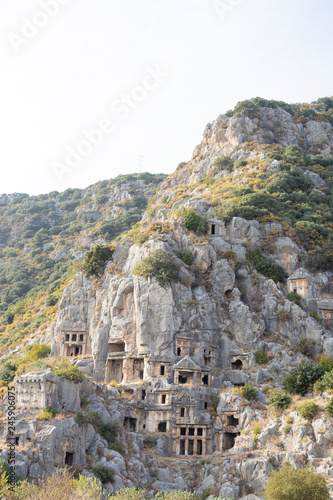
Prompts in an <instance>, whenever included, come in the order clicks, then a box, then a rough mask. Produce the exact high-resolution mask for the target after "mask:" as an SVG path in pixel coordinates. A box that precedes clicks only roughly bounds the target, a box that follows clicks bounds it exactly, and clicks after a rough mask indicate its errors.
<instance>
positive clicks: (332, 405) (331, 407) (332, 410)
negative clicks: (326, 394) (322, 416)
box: [325, 398, 333, 417]
mask: <svg viewBox="0 0 333 500" xmlns="http://www.w3.org/2000/svg"><path fill="white" fill-rule="evenodd" d="M325 411H327V413H328V414H329V416H330V417H333V398H331V399H330V401H329V402H328V404H327V405H326V406H325Z"/></svg>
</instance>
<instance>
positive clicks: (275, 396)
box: [268, 389, 291, 410]
mask: <svg viewBox="0 0 333 500" xmlns="http://www.w3.org/2000/svg"><path fill="white" fill-rule="evenodd" d="M268 403H269V405H270V406H272V407H273V408H278V409H281V410H284V409H285V408H288V406H289V405H290V403H291V397H290V396H288V394H287V393H286V392H284V391H278V390H277V389H273V390H272V391H271V392H270V394H269V398H268Z"/></svg>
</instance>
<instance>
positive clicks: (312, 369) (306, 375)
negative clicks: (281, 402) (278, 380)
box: [283, 361, 325, 396]
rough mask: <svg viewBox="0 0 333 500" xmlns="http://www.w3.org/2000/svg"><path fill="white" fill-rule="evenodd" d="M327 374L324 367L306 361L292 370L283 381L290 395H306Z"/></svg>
mask: <svg viewBox="0 0 333 500" xmlns="http://www.w3.org/2000/svg"><path fill="white" fill-rule="evenodd" d="M324 373H325V370H324V368H323V367H322V366H319V365H314V364H313V363H305V362H304V361H303V362H302V363H301V364H300V365H299V366H298V368H295V369H294V370H292V371H291V372H290V373H289V374H288V375H287V376H286V377H285V378H284V380H283V385H284V388H285V389H287V391H288V392H290V393H295V394H300V395H301V396H304V394H305V393H306V392H307V391H308V390H309V388H310V387H311V386H312V385H313V384H314V383H315V382H317V380H319V379H320V378H321V377H322V376H323V375H324Z"/></svg>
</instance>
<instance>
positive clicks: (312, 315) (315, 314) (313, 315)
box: [309, 311, 321, 323]
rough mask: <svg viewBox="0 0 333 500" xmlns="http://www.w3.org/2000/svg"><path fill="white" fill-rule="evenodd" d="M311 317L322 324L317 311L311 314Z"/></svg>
mask: <svg viewBox="0 0 333 500" xmlns="http://www.w3.org/2000/svg"><path fill="white" fill-rule="evenodd" d="M309 316H310V317H311V318H313V319H315V320H316V321H318V323H321V321H320V317H319V314H318V313H317V311H313V312H310V313H309Z"/></svg>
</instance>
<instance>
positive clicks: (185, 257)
mask: <svg viewBox="0 0 333 500" xmlns="http://www.w3.org/2000/svg"><path fill="white" fill-rule="evenodd" d="M178 257H179V258H180V259H181V260H182V261H183V262H184V264H187V265H188V266H190V265H191V264H192V262H193V255H192V252H191V250H185V249H184V248H182V247H181V248H180V249H179V251H178Z"/></svg>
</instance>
